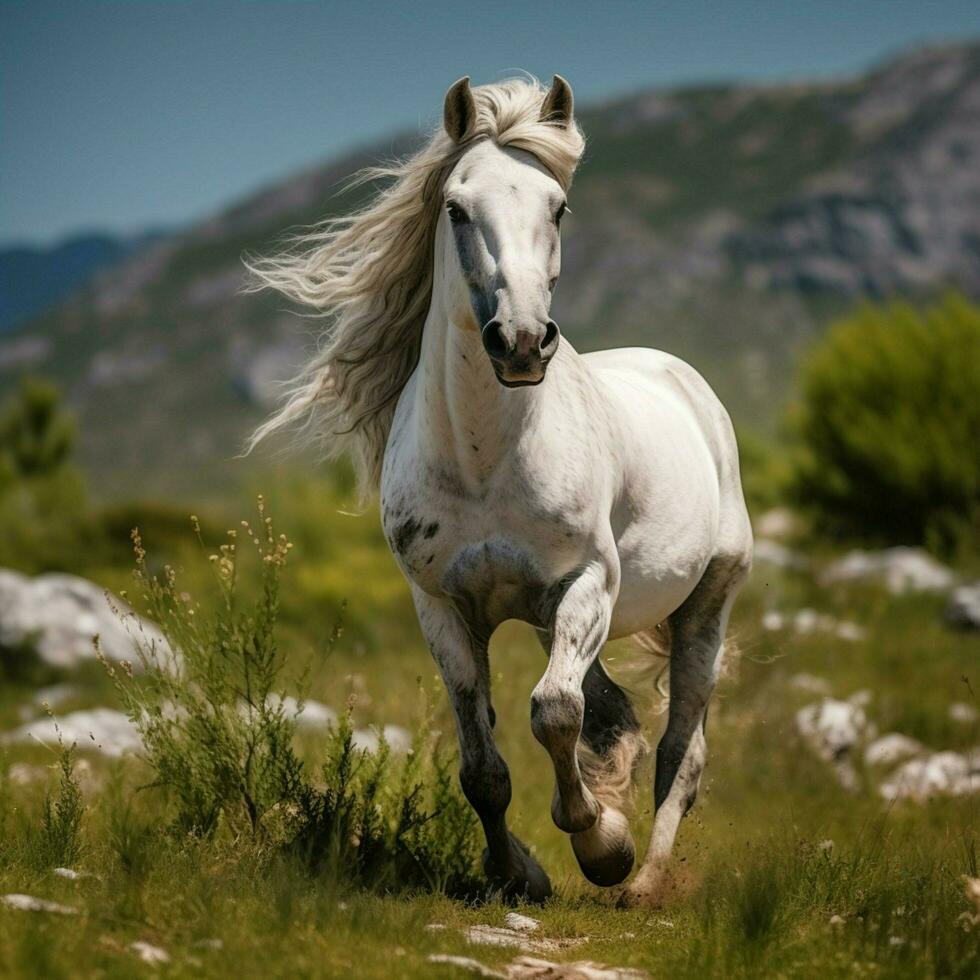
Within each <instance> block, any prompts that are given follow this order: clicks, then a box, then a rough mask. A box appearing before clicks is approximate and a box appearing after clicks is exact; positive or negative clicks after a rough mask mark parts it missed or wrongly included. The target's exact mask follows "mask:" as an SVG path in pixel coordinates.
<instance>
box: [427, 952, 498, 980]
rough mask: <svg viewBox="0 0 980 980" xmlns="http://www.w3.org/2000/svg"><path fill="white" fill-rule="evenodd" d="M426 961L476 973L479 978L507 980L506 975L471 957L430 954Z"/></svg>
mask: <svg viewBox="0 0 980 980" xmlns="http://www.w3.org/2000/svg"><path fill="white" fill-rule="evenodd" d="M426 959H427V960H428V962H430V963H439V964H444V965H445V966H454V967H456V968H458V969H460V970H469V971H470V972H471V973H476V974H478V975H479V976H481V977H503V978H504V980H507V974H506V973H501V972H500V971H499V970H494V969H491V968H490V967H489V966H486V965H484V964H483V963H481V962H480V961H479V960H475V959H473V957H472V956H453V955H452V954H450V953H430V954H429V955H428V956H427V957H426Z"/></svg>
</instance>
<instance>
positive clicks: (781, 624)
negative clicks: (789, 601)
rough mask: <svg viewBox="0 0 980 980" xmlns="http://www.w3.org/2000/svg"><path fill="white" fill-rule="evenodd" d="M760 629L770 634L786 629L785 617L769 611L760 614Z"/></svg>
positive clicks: (772, 610) (771, 610)
mask: <svg viewBox="0 0 980 980" xmlns="http://www.w3.org/2000/svg"><path fill="white" fill-rule="evenodd" d="M762 628H763V629H764V630H767V631H768V632H770V633H775V632H778V631H779V630H781V629H785V628H786V617H785V616H783V614H782V613H779V612H776V611H775V610H774V609H770V610H768V611H767V612H764V613H763V614H762Z"/></svg>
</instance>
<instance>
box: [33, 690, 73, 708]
mask: <svg viewBox="0 0 980 980" xmlns="http://www.w3.org/2000/svg"><path fill="white" fill-rule="evenodd" d="M79 693H80V692H79V690H78V688H77V687H76V686H75V685H74V684H51V685H50V686H49V687H42V688H40V689H39V690H37V691H35V692H34V697H33V698H31V701H32V703H34V704H35V705H37V707H39V708H40V707H41V706H42V705H45V704H46V705H47V706H48V707H49V708H57V707H58V705H59V704H62V703H64V702H65V701H70V700H71V699H72V698H76V697H78V695H79Z"/></svg>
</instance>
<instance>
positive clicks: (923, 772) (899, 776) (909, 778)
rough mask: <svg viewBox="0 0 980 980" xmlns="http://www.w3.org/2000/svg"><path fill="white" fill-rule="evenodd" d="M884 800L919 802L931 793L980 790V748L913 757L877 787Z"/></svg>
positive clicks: (955, 794)
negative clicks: (971, 750)
mask: <svg viewBox="0 0 980 980" xmlns="http://www.w3.org/2000/svg"><path fill="white" fill-rule="evenodd" d="M878 791H879V792H880V793H881V795H882V796H883V797H884V798H885V799H886V800H901V799H907V800H915V801H916V802H922V801H923V800H926V799H928V798H929V797H930V796H966V795H967V794H969V793H976V792H980V749H976V750H974V751H973V752H972V753H970V754H969V755H964V754H961V753H959V752H936V753H934V754H933V755H930V756H928V757H926V758H924V759H912V760H910V761H909V762H906V763H904V765H901V766H899V767H898V769H896V770H895V771H894V772H893V773H892V774H891V776H889V778H888V779H887V780H886V781H885V782H883V783H882V784H881V786H879V787H878Z"/></svg>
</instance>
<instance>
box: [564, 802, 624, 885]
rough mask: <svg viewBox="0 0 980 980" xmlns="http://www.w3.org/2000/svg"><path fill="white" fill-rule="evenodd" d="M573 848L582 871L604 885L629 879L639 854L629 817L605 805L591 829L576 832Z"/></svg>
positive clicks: (590, 879)
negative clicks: (637, 853) (628, 821)
mask: <svg viewBox="0 0 980 980" xmlns="http://www.w3.org/2000/svg"><path fill="white" fill-rule="evenodd" d="M572 850H573V851H574V852H575V857H576V858H577V859H578V865H579V867H580V868H581V869H582V874H584V875H585V877H586V878H588V879H589V881H591V882H592V884H593V885H598V886H599V887H600V888H611V887H612V886H613V885H618V884H620V883H621V882H623V881H625V880H626V878H627V876H628V875H629V873H630V872H631V871H632V870H633V860H634V858H635V857H636V849H635V848H634V846H633V836H632V834H630V829H629V824H628V823H627V822H626V818H625V817H624V816H623V814H622V813H620V812H619V811H618V810H613V809H611V808H609V807H603V808H602V810H601V812H600V813H599V819H598V820H596V822H595V824H594V825H593V826H592V827H590V828H589V829H588V830H585V831H583V832H582V833H579V834H572Z"/></svg>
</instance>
